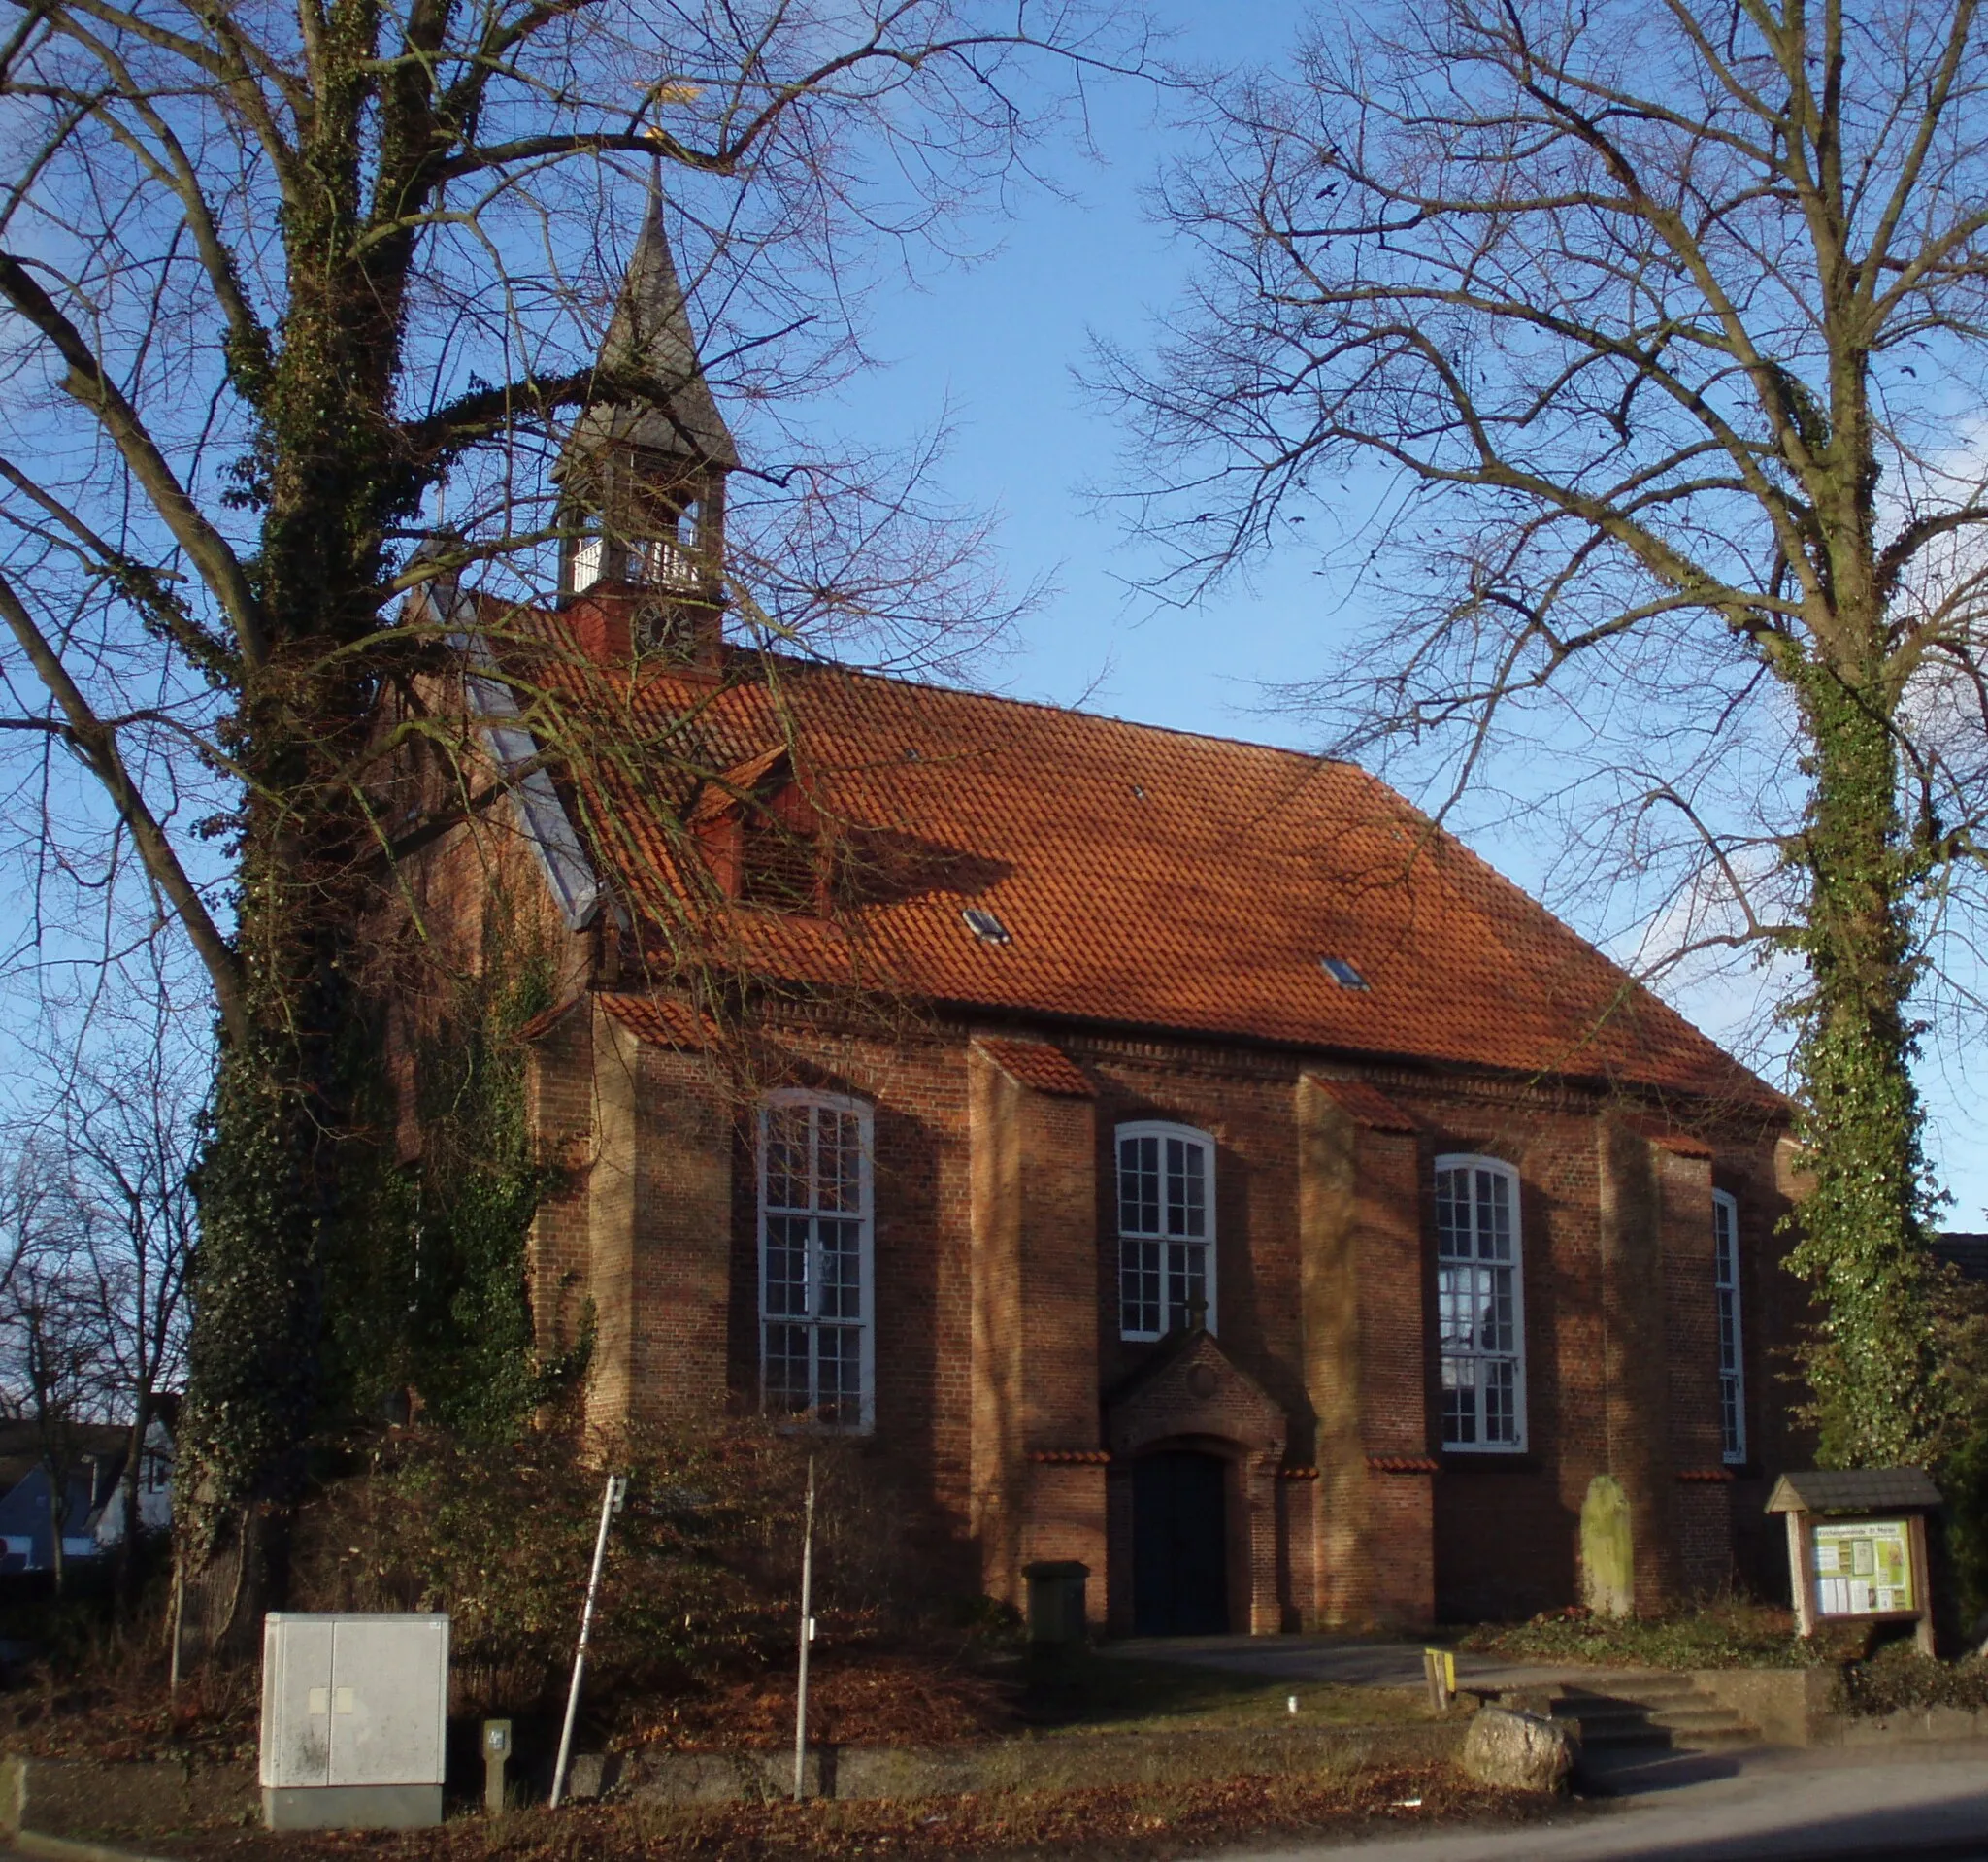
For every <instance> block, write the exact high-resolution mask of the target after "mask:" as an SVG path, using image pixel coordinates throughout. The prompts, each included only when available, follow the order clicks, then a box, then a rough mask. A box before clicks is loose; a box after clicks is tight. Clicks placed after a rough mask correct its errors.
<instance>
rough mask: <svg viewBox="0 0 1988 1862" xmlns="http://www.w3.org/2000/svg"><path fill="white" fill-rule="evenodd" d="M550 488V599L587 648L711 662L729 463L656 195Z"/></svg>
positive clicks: (734, 459)
mask: <svg viewBox="0 0 1988 1862" xmlns="http://www.w3.org/2000/svg"><path fill="white" fill-rule="evenodd" d="M596 380H597V382H598V383H599V384H600V396H599V398H598V399H595V400H592V401H590V402H589V403H588V405H587V406H586V408H585V409H584V410H583V411H582V412H581V414H580V418H579V419H578V420H577V421H576V422H575V423H574V427H573V431H572V433H571V434H570V435H569V436H568V438H567V441H566V445H565V447H564V449H562V450H561V452H560V456H559V462H558V464H557V466H556V467H555V468H554V470H553V477H554V479H555V481H556V482H557V483H558V486H559V505H558V521H559V530H560V553H559V601H560V606H561V607H562V608H564V609H566V610H567V612H568V615H569V616H570V618H571V620H572V623H573V627H574V631H575V633H576V635H577V636H578V637H579V639H580V644H581V645H582V647H584V648H585V649H586V650H587V652H588V653H589V654H591V655H592V656H593V657H595V658H597V659H600V660H603V661H605V662H607V663H609V664H626V663H628V662H629V661H631V660H632V659H634V658H635V657H636V656H637V655H638V654H640V655H643V656H648V655H656V656H660V657H663V658H667V659H674V660H677V661H679V663H683V664H688V665H698V666H710V667H715V665H716V663H717V658H718V649H719V647H720V645H721V643H722V637H723V636H722V627H723V613H724V599H725V597H724V560H725V478H726V475H727V474H728V473H730V472H731V471H732V470H733V469H734V468H735V467H736V466H737V465H738V463H739V455H738V451H737V449H736V448H735V447H734V446H733V444H732V436H731V432H730V430H729V429H728V428H727V427H726V425H725V422H724V416H722V415H720V414H719V412H718V408H717V403H716V402H715V401H714V400H712V393H711V388H710V386H709V385H708V384H707V382H705V379H704V371H703V368H702V366H701V365H700V363H699V361H698V355H697V342H696V338H695V336H694V335H693V333H692V331H691V327H690V316H689V312H688V310H687V309H686V308H685V305H684V302H683V292H682V288H681V286H680V285H679V283H678V281H677V268H676V265H675V263H674V262H673V261H672V259H671V256H670V248H669V241H668V240H667V238H666V237H665V236H664V232H663V219H662V199H661V194H660V191H656V192H652V193H651V195H650V197H649V205H648V213H647V215H646V217H645V219H644V220H643V226H642V232H641V235H640V237H639V238H638V239H637V240H636V244H635V252H634V255H633V256H632V258H631V259H630V260H629V265H628V275H627V277H626V278H625V279H624V280H623V282H622V285H621V295H620V298H619V300H618V301H617V303H616V304H615V306H614V315H613V319H612V320H611V321H610V323H609V325H608V334H607V337H606V340H605V341H604V342H603V343H602V345H601V354H600V360H599V362H598V363H597V364H596Z"/></svg>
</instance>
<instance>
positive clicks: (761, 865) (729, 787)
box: [687, 746, 834, 917]
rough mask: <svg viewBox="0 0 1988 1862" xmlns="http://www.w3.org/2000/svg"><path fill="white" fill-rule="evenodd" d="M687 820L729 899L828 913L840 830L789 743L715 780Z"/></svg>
mask: <svg viewBox="0 0 1988 1862" xmlns="http://www.w3.org/2000/svg"><path fill="white" fill-rule="evenodd" d="M687 825H688V827H689V829H690V833H691V836H692V838H693V839H694V840H695V841H696V843H697V847H698V851H699V852H700V853H701V854H702V855H703V857H704V863H705V865H706V866H707V867H708V868H709V869H710V871H711V875H712V879H713V880H715V881H717V885H718V889H719V890H720V891H721V892H723V893H724V894H725V896H726V897H727V898H731V899H736V900H737V901H738V902H739V903H740V904H741V905H750V906H758V907H761V908H763V909H764V910H767V911H771V912H785V913H792V914H798V915H802V916H806V917H825V916H827V915H828V910H829V895H830V887H831V882H832V880H833V873H834V837H833V836H832V835H831V834H830V833H829V832H828V829H827V823H826V822H825V820H824V819H823V817H822V815H821V811H820V810H819V809H817V808H816V807H815V806H814V804H813V803H812V801H811V800H809V798H808V795H807V793H806V791H805V790H804V789H803V787H802V785H801V783H800V781H798V780H797V778H796V777H795V774H794V765H793V757H792V755H791V753H790V752H789V751H788V750H787V749H786V748H785V747H784V746H782V747H780V748H777V749H770V750H765V751H762V752H761V753H760V754H759V755H758V756H755V757H752V758H751V759H750V760H748V761H746V762H744V763H741V764H739V765H738V766H737V767H736V768H733V769H729V770H727V771H726V772H725V773H724V774H723V775H722V776H720V777H718V778H717V779H716V780H715V781H710V782H707V783H706V784H705V786H704V789H703V791H702V792H701V793H700V794H699V796H698V798H697V800H696V802H695V803H694V804H693V805H692V807H691V810H690V814H689V815H688V817H687Z"/></svg>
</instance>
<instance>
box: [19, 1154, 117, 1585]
mask: <svg viewBox="0 0 1988 1862" xmlns="http://www.w3.org/2000/svg"><path fill="white" fill-rule="evenodd" d="M4 1172H5V1188H4V1191H0V1263H4V1265H0V1408H4V1410H5V1412H6V1413H9V1414H10V1415H13V1416H15V1417H17V1418H18V1419H20V1420H22V1421H26V1422H31V1423H32V1424H33V1425H34V1431H35V1443H36V1450H37V1455H38V1458H39V1460H40V1463H41V1471H42V1475H43V1478H44V1480H46V1481H47V1484H48V1506H49V1538H50V1561H51V1564H52V1568H53V1571H54V1579H55V1589H56V1592H57V1593H58V1594H59V1593H60V1592H61V1591H62V1590H63V1589H64V1588H65V1580H66V1576H67V1565H68V1557H67V1547H66V1545H65V1540H66V1539H67V1537H68V1529H69V1527H70V1525H71V1524H72V1520H71V1517H70V1513H71V1488H72V1485H73V1481H74V1476H75V1473H76V1469H77V1465H78V1463H79V1461H80V1460H81V1459H82V1453H81V1447H80V1443H79V1438H78V1430H79V1428H80V1427H81V1426H82V1425H83V1424H86V1423H91V1422H98V1421H101V1420H102V1419H103V1416H104V1412H105V1407H106V1404H107V1401H109V1400H110V1399H111V1397H112V1391H111V1362H110V1351H109V1349H108V1340H107V1337H106V1318H107V1314H106V1313H105V1310H104V1307H103V1304H102V1302H101V1301H100V1300H99V1299H98V1298H97V1292H98V1289H97V1287H96V1286H95V1284H94V1283H93V1280H92V1277H91V1275H90V1272H89V1265H90V1261H89V1256H90V1247H91V1244H92V1240H93V1237H92V1236H91V1234H90V1232H89V1231H90V1225H91V1219H92V1218H91V1212H90V1210H89V1208H88V1206H87V1203H86V1201H85V1200H84V1199H83V1197H81V1196H80V1195H78V1194H77V1191H76V1184H75V1182H74V1180H72V1179H71V1177H70V1176H69V1174H68V1172H67V1170H66V1169H65V1168H64V1165H63V1160H62V1159H61V1157H60V1155H59V1154H58V1153H56V1152H55V1151H54V1150H53V1149H52V1147H50V1146H48V1145H47V1144H46V1143H44V1142H42V1141H40V1140H39V1139H37V1138H35V1137H33V1136H32V1135H30V1136H28V1137H27V1138H25V1139H24V1140H23V1141H22V1142H20V1143H19V1144H17V1146H15V1147H13V1148H12V1150H11V1152H10V1154H9V1155H8V1156H7V1158H6V1160H5V1164H4Z"/></svg>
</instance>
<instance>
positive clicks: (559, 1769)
mask: <svg viewBox="0 0 1988 1862" xmlns="http://www.w3.org/2000/svg"><path fill="white" fill-rule="evenodd" d="M627 1491H628V1481H627V1479H626V1477H624V1476H622V1475H618V1474H611V1475H610V1476H609V1477H608V1486H607V1491H606V1492H605V1493H603V1494H602V1495H601V1529H600V1531H599V1532H597V1533H596V1534H595V1535H594V1568H593V1570H592V1572H591V1573H590V1574H589V1575H588V1577H587V1580H586V1606H585V1608H584V1609H582V1610H581V1611H580V1646H579V1647H578V1648H576V1649H575V1650H574V1651H573V1685H572V1686H571V1687H569V1688H568V1689H567V1690H566V1724H565V1725H564V1726H563V1727H561V1728H560V1731H559V1762H558V1763H557V1764H556V1765H554V1766H553V1767H552V1808H553V1809H554V1810H555V1811H556V1810H557V1809H558V1808H559V1800H560V1799H561V1798H562V1797H564V1796H565V1795H566V1767H567V1765H568V1763H569V1762H570V1761H571V1759H572V1757H573V1722H574V1721H575V1720H576V1719H577V1718H578V1717H579V1716H580V1677H581V1676H582V1675H584V1674H585V1673H586V1645H587V1639H588V1637H590V1636H591V1635H592V1634H593V1628H594V1600H595V1599H596V1598H597V1597H599V1595H600V1594H601V1567H602V1566H603V1565H604V1564H606V1563H607V1561H608V1521H609V1520H610V1519H612V1518H613V1516H614V1514H615V1513H617V1512H618V1511H619V1510H620V1506H621V1496H622V1495H623V1494H624V1493H626V1492H627Z"/></svg>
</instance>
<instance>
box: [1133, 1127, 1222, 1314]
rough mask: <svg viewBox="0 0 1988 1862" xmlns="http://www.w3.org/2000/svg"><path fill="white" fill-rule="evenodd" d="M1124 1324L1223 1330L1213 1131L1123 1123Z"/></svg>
mask: <svg viewBox="0 0 1988 1862" xmlns="http://www.w3.org/2000/svg"><path fill="white" fill-rule="evenodd" d="M1117 1137H1118V1331H1119V1334H1120V1336H1121V1337H1123V1338H1128V1339H1157V1338H1162V1337H1164V1336H1165V1335H1166V1334H1167V1333H1169V1332H1178V1331H1181V1330H1184V1329H1185V1328H1186V1327H1187V1326H1189V1325H1191V1324H1193V1323H1195V1321H1196V1320H1197V1318H1198V1319H1199V1321H1200V1323H1202V1324H1203V1325H1205V1326H1207V1327H1208V1329H1209V1331H1210V1332H1212V1331H1213V1330H1214V1329H1215V1147H1214V1140H1213V1139H1211V1138H1210V1137H1209V1135H1208V1133H1207V1132H1205V1131H1196V1130H1194V1129H1193V1127H1191V1126H1188V1125H1168V1124H1161V1123H1157V1122H1155V1121H1151V1120H1147V1121H1143V1122H1141V1123H1138V1124H1129V1125H1120V1126H1119V1127H1118V1133H1117Z"/></svg>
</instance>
